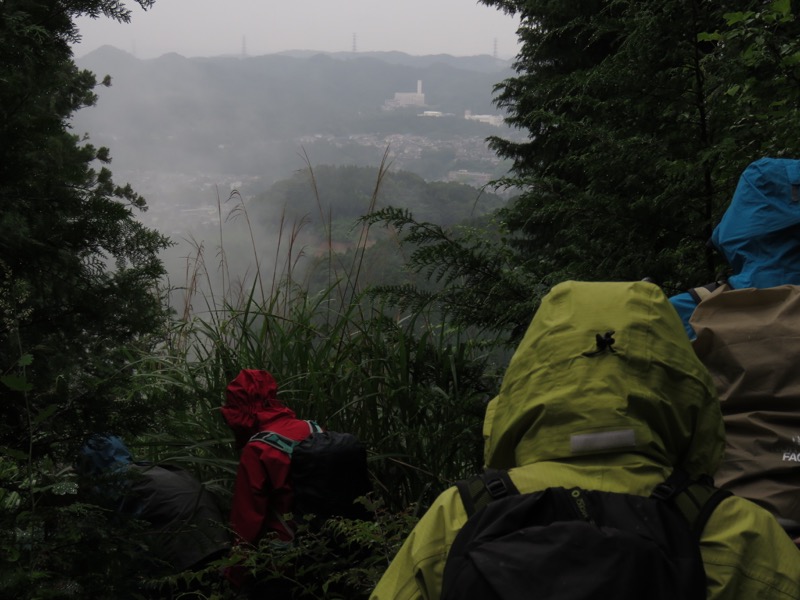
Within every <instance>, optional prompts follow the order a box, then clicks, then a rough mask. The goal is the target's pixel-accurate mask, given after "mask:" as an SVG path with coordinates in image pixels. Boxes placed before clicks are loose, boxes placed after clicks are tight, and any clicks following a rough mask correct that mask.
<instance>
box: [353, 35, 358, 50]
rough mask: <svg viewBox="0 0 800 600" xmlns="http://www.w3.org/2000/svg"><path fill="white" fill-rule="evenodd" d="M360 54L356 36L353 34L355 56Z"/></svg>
mask: <svg viewBox="0 0 800 600" xmlns="http://www.w3.org/2000/svg"><path fill="white" fill-rule="evenodd" d="M356 52H358V45H357V44H356V34H355V33H354V34H353V54H355V53H356Z"/></svg>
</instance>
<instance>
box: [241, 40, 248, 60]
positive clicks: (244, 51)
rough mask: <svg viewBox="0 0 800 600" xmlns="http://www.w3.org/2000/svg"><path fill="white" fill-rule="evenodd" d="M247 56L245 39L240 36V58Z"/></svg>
mask: <svg viewBox="0 0 800 600" xmlns="http://www.w3.org/2000/svg"><path fill="white" fill-rule="evenodd" d="M245 56H247V38H245V37H244V36H242V58H244V57H245Z"/></svg>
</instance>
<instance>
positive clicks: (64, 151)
mask: <svg viewBox="0 0 800 600" xmlns="http://www.w3.org/2000/svg"><path fill="white" fill-rule="evenodd" d="M119 4H120V3H117V2H108V1H105V2H101V1H97V2H60V3H51V2H35V1H22V0H20V1H10V2H4V3H3V5H2V7H0V11H2V12H1V13H0V16H2V20H0V53H2V60H0V69H2V71H1V72H0V82H2V85H0V114H2V120H1V121H0V205H1V206H2V212H0V290H2V301H1V303H0V315H2V324H0V352H2V354H1V355H0V356H2V360H1V361H0V363H1V364H2V368H3V370H4V371H5V372H6V373H7V374H9V373H16V374H18V375H21V374H22V372H23V371H24V378H25V380H26V382H27V384H28V385H29V386H31V389H30V391H28V392H27V393H24V394H23V393H20V392H19V390H14V391H12V390H9V389H7V388H6V389H4V390H3V392H2V393H3V400H4V401H3V403H2V407H0V415H1V416H0V423H2V424H1V425H0V444H2V445H3V446H6V447H10V448H18V449H20V448H21V449H26V450H27V449H28V444H29V443H30V444H32V445H33V452H34V453H35V454H36V455H41V454H43V453H49V452H51V451H52V450H54V447H53V445H54V444H55V443H56V442H58V443H62V442H64V441H67V440H70V441H72V442H78V441H80V439H81V438H82V436H83V435H84V434H85V432H86V431H87V428H91V427H92V426H95V427H101V428H102V427H107V426H110V425H111V424H112V423H113V422H117V423H119V421H120V420H121V419H131V420H136V419H139V420H141V419H142V414H141V413H142V412H143V411H142V407H141V406H138V407H137V406H131V405H126V404H125V403H120V402H117V403H116V404H114V405H113V406H112V402H111V399H112V398H113V399H118V398H119V395H120V393H121V394H123V395H127V394H126V393H125V392H124V389H125V383H124V379H125V372H124V371H125V370H124V369H123V366H124V365H125V362H126V360H125V356H124V355H123V354H122V352H121V351H122V349H123V347H124V346H125V345H126V344H130V343H132V342H134V341H137V340H141V339H142V338H143V336H145V335H147V334H149V333H151V332H154V331H156V330H157V329H158V328H159V327H160V326H162V325H163V323H164V314H163V307H162V304H161V301H160V298H159V297H158V295H157V294H156V293H155V286H156V284H157V283H158V281H159V278H160V277H161V275H162V272H163V271H162V266H161V263H160V260H159V258H158V252H159V251H160V250H161V249H162V248H164V247H165V246H166V245H167V243H168V242H167V240H166V239H165V238H164V237H163V236H161V235H160V234H158V233H157V232H155V231H152V230H148V229H146V228H145V227H143V226H142V225H141V223H139V222H138V221H137V220H136V219H135V217H134V214H135V211H138V210H143V209H144V208H145V202H144V200H143V199H142V198H141V197H139V196H138V195H137V194H136V193H135V192H134V191H133V190H132V189H131V188H130V186H118V185H116V184H115V183H114V182H113V180H112V178H111V172H110V171H109V170H108V169H107V168H106V167H105V163H108V162H109V161H110V156H109V151H108V150H107V149H106V148H96V147H94V146H92V145H91V144H88V143H86V142H85V141H84V140H81V139H80V138H79V137H78V136H76V135H75V134H73V133H72V132H71V131H69V129H68V128H67V126H66V120H67V119H68V118H69V116H70V115H72V114H73V113H74V112H75V111H76V110H78V109H80V108H82V107H85V106H89V105H91V104H92V103H93V102H94V100H95V95H94V92H93V88H94V86H95V84H96V81H95V78H94V76H93V75H92V74H91V73H89V72H87V71H81V70H79V69H77V68H76V67H75V65H74V63H73V62H72V59H71V57H72V51H71V48H70V42H72V41H73V40H74V39H75V36H76V35H77V32H76V30H75V28H74V25H73V23H72V18H73V17H74V16H75V15H77V14H81V13H83V14H97V13H104V14H107V15H108V16H111V17H113V18H116V19H120V20H125V18H126V15H127V12H126V11H125V10H124V9H122V8H120V6H119ZM145 4H146V3H145ZM23 356H30V359H28V358H26V359H25V360H26V361H27V364H25V366H24V368H23V367H21V366H20V367H17V365H18V361H20V359H21V358H22V357H23ZM134 404H135V403H134ZM129 408H130V409H132V410H129ZM45 415H47V416H45ZM37 416H38V418H37V421H38V425H35V424H33V423H32V422H31V419H32V418H34V417H37ZM46 419H48V420H49V419H58V423H59V427H58V430H57V431H56V430H52V429H50V428H49V423H50V422H51V421H48V422H47V423H45V422H44V421H45V420H46Z"/></svg>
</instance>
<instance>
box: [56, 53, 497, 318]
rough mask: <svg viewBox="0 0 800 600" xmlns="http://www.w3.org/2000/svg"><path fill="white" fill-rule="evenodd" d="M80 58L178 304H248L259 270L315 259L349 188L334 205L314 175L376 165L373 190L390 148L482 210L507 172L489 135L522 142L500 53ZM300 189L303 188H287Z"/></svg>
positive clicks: (90, 123)
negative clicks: (508, 113)
mask: <svg viewBox="0 0 800 600" xmlns="http://www.w3.org/2000/svg"><path fill="white" fill-rule="evenodd" d="M77 63H78V65H79V66H80V67H82V68H87V69H89V70H91V71H93V72H94V73H95V74H96V75H97V78H98V80H102V79H103V77H104V76H105V75H110V76H111V80H112V85H111V87H102V86H99V87H98V89H97V94H98V102H97V105H96V106H94V107H90V108H87V109H84V110H82V111H80V112H79V113H78V114H76V115H75V117H74V118H73V121H72V124H73V130H74V132H75V133H77V134H79V135H83V134H84V133H86V134H88V136H89V142H90V143H92V144H95V145H102V146H107V147H109V148H110V150H111V156H112V158H113V162H112V164H111V165H110V168H111V170H112V172H113V173H114V178H115V180H116V182H117V183H119V184H124V183H130V184H131V185H132V186H133V188H134V190H135V191H136V192H138V193H139V194H141V195H142V196H144V197H145V198H146V199H147V203H148V210H147V212H145V213H142V214H141V215H140V218H141V220H142V221H143V222H144V223H145V224H147V225H148V226H149V227H152V228H154V229H157V230H158V231H160V232H161V233H163V234H165V235H168V236H169V237H170V238H171V239H172V240H173V242H174V243H175V245H174V246H173V247H172V248H170V249H169V250H168V251H166V252H165V253H164V255H163V259H164V264H165V267H166V269H167V271H168V282H169V285H170V286H171V287H173V288H176V290H175V292H174V293H173V295H172V302H173V304H174V305H175V307H176V308H177V309H178V310H184V309H185V308H186V306H187V303H189V302H190V303H191V304H192V307H191V308H192V310H193V311H195V312H202V310H204V308H205V303H206V302H213V301H214V299H215V298H216V300H217V301H219V300H220V299H221V298H222V297H223V296H224V295H228V296H229V297H230V296H231V295H235V294H240V293H243V294H244V295H247V293H248V290H249V286H251V285H253V283H254V281H255V277H256V274H257V273H258V274H259V275H260V277H261V281H262V286H265V287H266V288H267V289H269V288H270V286H271V285H272V281H273V279H274V278H275V277H276V276H278V277H280V276H282V275H284V274H286V270H287V262H289V261H290V265H289V266H291V267H292V268H299V267H300V266H302V262H303V259H302V256H303V255H304V256H306V257H311V256H313V255H314V254H315V247H316V244H317V242H318V240H315V235H316V234H315V233H314V231H315V229H314V227H313V226H312V225H310V224H309V223H313V222H314V221H315V220H317V222H319V220H320V219H321V218H325V217H321V216H320V212H322V213H323V214H324V215H327V217H328V218H331V219H336V218H337V210H338V209H337V207H336V206H328V205H327V203H328V202H341V198H342V192H341V190H339V191H338V193H337V194H338V195H337V194H332V195H334V196H336V198H339V199H340V200H334V199H331V200H328V199H327V196H328V195H327V194H326V190H325V189H324V187H321V184H320V182H319V181H317V187H316V188H315V186H314V185H312V177H311V173H310V172H309V166H311V167H312V169H317V168H323V166H325V165H331V166H340V167H343V166H345V165H353V166H358V167H365V168H367V169H369V170H370V176H371V177H373V185H374V181H375V180H377V177H378V170H379V167H380V165H381V164H382V161H383V160H384V154H385V153H386V156H387V157H388V161H389V170H390V172H398V173H399V172H404V171H408V172H410V173H414V174H416V176H418V177H419V178H420V180H421V181H422V180H424V182H457V183H463V184H468V185H471V186H473V187H474V193H473V195H472V201H474V202H476V203H480V202H481V200H480V198H482V197H488V196H487V195H486V194H483V195H482V194H481V192H480V190H479V188H480V187H481V186H483V185H484V184H485V183H487V182H488V181H490V180H491V179H494V178H496V177H498V176H500V175H502V174H503V173H504V172H505V170H506V169H507V165H505V164H503V163H502V162H501V161H500V160H499V159H498V158H497V157H496V156H495V155H494V154H493V153H492V152H491V151H490V150H489V149H488V146H487V144H486V141H485V140H486V138H487V137H488V136H491V135H502V136H504V137H508V136H510V135H513V132H512V131H511V130H509V129H508V128H506V127H505V126H504V125H503V124H502V123H501V122H500V117H501V115H500V114H499V112H498V110H497V109H496V108H495V107H494V105H493V103H492V88H493V86H494V84H496V83H498V82H500V81H502V80H503V79H505V78H506V77H508V76H509V75H510V73H511V71H510V64H509V63H508V62H507V61H503V60H499V59H497V58H494V57H491V56H488V55H484V56H477V57H469V58H455V57H452V56H448V55H439V56H430V57H414V56H409V55H405V54H400V53H374V54H355V53H343V54H327V55H326V54H319V53H307V54H306V53H295V54H291V55H290V54H280V55H278V54H276V55H264V56H257V57H246V56H238V57H217V58H185V57H182V56H179V55H177V54H170V55H164V56H162V57H160V58H157V59H149V60H140V59H137V58H135V57H134V56H132V55H130V54H128V53H126V52H123V51H121V50H118V49H116V48H112V47H109V46H106V47H103V48H100V49H98V50H96V51H94V52H92V53H90V54H88V55H86V56H84V57H82V58H81V59H79V60H77ZM301 171H305V174H304V175H298V172H301ZM312 172H313V171H312ZM335 174H336V171H334V172H333V175H331V177H333V176H335ZM351 175H352V174H351ZM287 180H291V181H292V182H293V183H292V185H293V186H294V187H293V189H292V190H291V193H288V192H285V190H284V193H283V194H280V193H277V192H276V191H275V184H276V183H277V182H283V183H282V184H279V187H280V186H281V185H282V186H283V188H285V187H286V184H285V182H286V181H287ZM327 181H328V183H327V185H330V186H331V187H337V188H339V187H341V186H340V184H339V183H335V182H334V183H331V180H330V179H328V180H327ZM424 182H423V183H424ZM415 185H416V184H415ZM303 186H305V190H306V192H304V193H303V194H301V195H298V194H299V192H298V189H302V188H303ZM356 193H357V192H356V190H355V189H354V190H353V195H354V198H353V199H352V200H353V202H357V201H358V200H355V196H356ZM358 194H361V195H363V193H362V191H358ZM303 196H305V197H303ZM394 197H395V198H397V197H402V193H400V194H399V195H395V196H394ZM298 198H299V200H298ZM318 200H319V202H318ZM347 203H348V204H350V203H351V202H350V199H348V200H347ZM320 204H321V205H322V206H321V211H320ZM412 204H413V201H412ZM495 205H496V199H495ZM495 205H492V206H495ZM368 208H369V198H368V197H365V198H363V211H364V212H366V211H367V209H368ZM403 208H407V206H403ZM348 210H349V212H348V213H347V215H350V214H351V213H352V211H353V207H352V206H350V207H349V209H348ZM431 214H433V215H434V217H433V218H434V219H445V220H446V218H447V217H446V215H442V214H440V213H436V212H435V210H434V211H433V212H431ZM423 216H425V215H423ZM353 220H354V219H353ZM316 231H318V228H317V230H316ZM290 250H291V253H290ZM195 286H197V288H196V289H195ZM209 286H210V287H209ZM187 288H188V291H187Z"/></svg>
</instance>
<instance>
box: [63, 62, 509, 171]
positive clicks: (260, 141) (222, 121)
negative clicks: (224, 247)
mask: <svg viewBox="0 0 800 600" xmlns="http://www.w3.org/2000/svg"><path fill="white" fill-rule="evenodd" d="M76 63H77V64H78V66H79V67H81V68H86V69H89V70H91V71H93V72H94V73H95V74H96V75H97V76H98V79H101V78H102V77H104V76H105V75H107V74H108V75H110V76H111V79H112V86H111V87H110V88H99V89H98V90H97V94H98V103H97V106H95V107H92V108H90V109H87V110H83V111H80V112H79V113H78V114H77V115H76V116H75V118H74V119H73V125H74V129H75V130H76V132H77V133H79V134H80V133H83V132H88V133H89V135H90V137H91V139H92V141H93V142H95V143H97V144H101V145H108V146H109V147H110V148H111V151H112V155H113V156H114V157H115V162H116V163H117V164H119V163H122V164H124V165H129V164H132V163H134V162H135V163H136V164H137V168H145V169H152V168H167V169H170V170H181V169H215V170H218V171H221V172H238V173H253V172H254V171H255V172H259V173H260V174H263V173H264V172H265V171H270V170H275V171H277V170H281V171H282V176H285V171H286V168H285V165H286V164H287V162H288V161H287V159H286V156H287V155H288V156H289V158H291V159H292V160H296V155H297V152H298V149H299V148H300V147H301V145H302V147H304V148H307V147H309V146H310V145H312V144H314V143H315V142H314V140H319V139H324V140H326V141H325V144H326V148H327V150H326V152H327V154H326V160H327V157H328V156H332V157H333V158H335V159H337V160H339V161H341V162H337V163H336V164H343V163H344V162H346V157H347V155H348V152H347V151H344V152H343V151H341V150H337V148H338V147H339V145H341V144H343V143H344V144H349V142H348V141H347V140H348V139H351V140H352V139H353V137H354V136H375V137H376V138H377V139H378V140H380V139H389V138H390V137H391V136H393V135H403V136H409V135H418V136H421V137H424V138H425V139H426V140H431V142H430V144H433V145H436V144H437V143H438V140H442V139H450V140H453V139H455V138H473V139H479V140H483V139H485V138H486V137H488V136H489V135H492V134H494V133H497V128H495V127H492V126H491V125H486V124H484V123H479V122H475V121H469V120H466V119H464V115H465V112H466V111H470V112H471V113H473V114H494V113H496V112H497V111H496V109H495V107H494V105H493V103H492V94H493V88H494V85H495V84H496V83H498V82H500V81H502V80H504V79H505V78H507V77H508V76H510V75H511V74H513V71H512V68H511V65H510V63H509V62H508V61H498V60H497V59H495V58H493V57H491V56H488V55H482V56H474V57H454V56H449V55H433V56H410V55H407V54H404V53H401V52H371V53H360V52H359V53H348V52H345V53H341V52H340V53H320V52H310V51H296V52H290V53H283V54H267V55H261V56H252V57H250V56H245V57H236V56H227V57H224V56H222V57H208V58H186V57H183V56H181V55H179V54H175V53H170V54H165V55H163V56H161V57H159V58H154V59H138V58H136V57H135V56H133V55H131V54H129V53H127V52H125V51H122V50H119V49H118V48H115V47H112V46H104V47H101V48H98V49H97V50H95V51H93V52H91V53H89V54H87V55H85V56H83V57H81V58H79V59H76ZM418 82H421V84H419V83H418ZM418 85H421V86H422V92H423V93H424V96H425V105H424V106H409V107H407V108H404V109H402V110H395V111H387V110H383V108H384V104H385V103H386V101H387V100H390V99H392V98H393V96H394V95H395V94H396V93H414V92H416V90H417V87H418ZM424 110H429V111H435V112H437V113H441V114H444V115H449V117H448V118H443V119H432V118H427V119H425V118H420V117H419V116H418V115H419V114H420V113H421V112H422V111H424ZM425 143H426V144H428V142H425ZM356 145H357V146H358V148H360V150H359V149H356V151H354V153H355V154H358V155H359V156H361V155H362V154H363V152H364V144H363V143H361V142H359V143H358V144H356ZM378 145H382V146H383V147H384V148H385V146H386V144H385V143H384V144H378ZM287 148H289V149H288V150H287ZM353 148H354V146H353V144H350V149H351V150H352V149H353ZM366 151H368V152H369V153H370V155H374V160H372V161H371V162H373V163H374V162H376V161H378V160H380V156H381V154H382V151H381V150H380V149H377V150H376V149H375V148H368V149H367V150H366ZM318 155H322V150H320V151H319V152H318ZM351 164H364V161H363V160H361V159H360V158H357V159H354V160H353V161H352V163H351ZM453 167H454V168H464V166H463V165H458V164H455V163H454V164H453ZM426 176H427V175H426Z"/></svg>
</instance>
